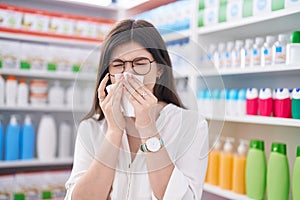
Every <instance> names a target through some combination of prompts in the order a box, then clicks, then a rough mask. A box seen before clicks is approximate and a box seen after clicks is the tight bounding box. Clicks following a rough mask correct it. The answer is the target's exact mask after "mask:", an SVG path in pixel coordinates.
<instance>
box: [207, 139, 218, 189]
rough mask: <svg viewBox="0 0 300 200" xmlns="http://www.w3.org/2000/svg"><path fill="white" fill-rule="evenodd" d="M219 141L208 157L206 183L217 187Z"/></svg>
mask: <svg viewBox="0 0 300 200" xmlns="http://www.w3.org/2000/svg"><path fill="white" fill-rule="evenodd" d="M220 151H221V141H220V140H217V141H216V143H215V146H214V148H213V150H212V151H211V152H210V153H209V155H208V167H207V183H209V184H212V185H219V171H220Z"/></svg>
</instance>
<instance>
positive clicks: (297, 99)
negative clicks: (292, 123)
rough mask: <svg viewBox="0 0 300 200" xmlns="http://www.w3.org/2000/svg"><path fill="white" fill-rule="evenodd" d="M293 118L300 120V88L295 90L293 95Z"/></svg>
mask: <svg viewBox="0 0 300 200" xmlns="http://www.w3.org/2000/svg"><path fill="white" fill-rule="evenodd" d="M292 117H293V118H294V119H300V88H294V90H293V94H292Z"/></svg>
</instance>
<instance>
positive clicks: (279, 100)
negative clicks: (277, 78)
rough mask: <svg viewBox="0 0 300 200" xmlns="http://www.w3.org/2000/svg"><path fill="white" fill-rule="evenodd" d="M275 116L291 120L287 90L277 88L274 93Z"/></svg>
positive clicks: (289, 99)
mask: <svg viewBox="0 0 300 200" xmlns="http://www.w3.org/2000/svg"><path fill="white" fill-rule="evenodd" d="M275 104H276V105H275V111H274V113H275V116H276V117H283V118H291V116H292V114H291V98H290V92H289V89H287V88H279V89H277V92H276V101H275Z"/></svg>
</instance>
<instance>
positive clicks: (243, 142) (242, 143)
mask: <svg viewBox="0 0 300 200" xmlns="http://www.w3.org/2000/svg"><path fill="white" fill-rule="evenodd" d="M237 152H238V154H239V155H246V152H247V140H244V139H240V145H239V146H238V149H237Z"/></svg>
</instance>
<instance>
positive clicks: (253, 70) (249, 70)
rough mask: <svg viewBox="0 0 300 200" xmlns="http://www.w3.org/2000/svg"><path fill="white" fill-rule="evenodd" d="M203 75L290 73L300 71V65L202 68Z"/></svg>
mask: <svg viewBox="0 0 300 200" xmlns="http://www.w3.org/2000/svg"><path fill="white" fill-rule="evenodd" d="M200 71H201V72H202V75H203V76H218V75H221V76H224V75H242V74H258V73H277V72H279V73H288V72H293V71H300V65H270V66H264V67H262V66H249V67H245V68H238V67H236V68H221V69H213V70H210V69H205V70H204V69H203V70H200Z"/></svg>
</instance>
